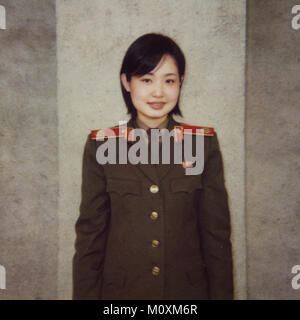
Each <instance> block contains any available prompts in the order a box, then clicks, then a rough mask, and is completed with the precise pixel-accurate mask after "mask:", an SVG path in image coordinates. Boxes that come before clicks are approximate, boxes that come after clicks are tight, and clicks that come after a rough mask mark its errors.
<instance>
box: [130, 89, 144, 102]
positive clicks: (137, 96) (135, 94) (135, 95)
mask: <svg viewBox="0 0 300 320" xmlns="http://www.w3.org/2000/svg"><path fill="white" fill-rule="evenodd" d="M146 96H147V93H146V92H145V90H142V89H141V88H136V89H135V90H132V92H131V99H132V100H133V101H134V100H143V99H144V98H145V97H146Z"/></svg>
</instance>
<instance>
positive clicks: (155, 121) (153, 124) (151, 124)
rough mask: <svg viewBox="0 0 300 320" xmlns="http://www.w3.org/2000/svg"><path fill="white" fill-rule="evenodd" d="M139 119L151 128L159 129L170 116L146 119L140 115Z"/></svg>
mask: <svg viewBox="0 0 300 320" xmlns="http://www.w3.org/2000/svg"><path fill="white" fill-rule="evenodd" d="M137 117H138V119H139V120H141V121H142V122H144V123H145V124H146V125H147V126H148V127H149V128H157V127H158V126H159V125H160V124H161V123H163V122H164V121H165V120H166V119H167V117H168V115H167V114H166V115H165V116H163V117H162V118H152V119H149V118H146V117H144V116H143V115H141V114H138V116H137Z"/></svg>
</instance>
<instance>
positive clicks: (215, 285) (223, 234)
mask: <svg viewBox="0 0 300 320" xmlns="http://www.w3.org/2000/svg"><path fill="white" fill-rule="evenodd" d="M208 139H209V148H208V149H209V153H208V158H207V160H206V162H205V164H204V171H203V173H202V185H203V190H202V192H201V196H200V201H199V229H200V239H201V248H202V252H203V258H204V262H205V265H206V272H207V278H208V290H209V298H210V299H213V300H215V299H223V300H227V299H233V276H232V251H231V241H230V232H231V227H230V213H229V207H228V196H227V191H226V188H225V182H224V174H223V161H222V156H221V152H220V148H219V143H218V138H217V135H216V134H215V135H214V136H213V137H209V138H208Z"/></svg>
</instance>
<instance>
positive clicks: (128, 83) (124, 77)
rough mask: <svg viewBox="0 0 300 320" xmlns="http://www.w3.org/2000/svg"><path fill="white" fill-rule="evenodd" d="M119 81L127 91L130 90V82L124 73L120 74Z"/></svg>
mask: <svg viewBox="0 0 300 320" xmlns="http://www.w3.org/2000/svg"><path fill="white" fill-rule="evenodd" d="M121 82H122V84H123V86H124V88H125V90H126V91H127V92H130V82H129V81H127V77H126V74H125V73H122V74H121Z"/></svg>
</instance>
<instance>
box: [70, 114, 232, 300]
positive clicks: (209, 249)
mask: <svg viewBox="0 0 300 320" xmlns="http://www.w3.org/2000/svg"><path fill="white" fill-rule="evenodd" d="M175 125H179V123H177V122H175V121H174V120H173V119H172V118H171V119H170V121H169V128H172V127H173V126H175ZM132 126H134V122H133V121H132V120H130V121H129V122H128V127H132ZM116 139H117V140H118V139H123V138H116ZM101 143H103V142H101V141H96V140H92V139H91V135H89V136H88V138H87V141H86V145H85V149H84V155H83V172H82V200H81V205H80V215H79V218H78V220H77V223H76V234H77V238H76V243H75V249H76V253H75V256H74V259H73V298H74V299H104V300H106V299H114V300H119V299H122V300H128V299H140V300H141V299H142V300H144V299H145V300H151V299H157V300H159V299H187V300H190V299H191V300H192V299H232V297H233V279H232V254H231V242H230V215H229V210H228V201H227V192H226V189H225V185H224V177H223V164H222V157H221V153H220V150H219V144H218V140H217V135H216V134H214V136H205V137H204V160H205V162H204V171H203V173H202V174H201V175H186V174H185V170H184V168H183V166H182V165H181V164H169V165H151V164H149V165H146V164H145V165H142V164H138V165H133V164H115V165H114V164H105V165H100V164H98V162H97V161H96V151H97V147H98V146H99V145H100V144H101ZM127 143H128V145H129V146H130V144H132V143H133V142H129V141H128V142H127ZM171 146H172V144H171ZM171 149H172V148H171ZM153 185H155V186H158V192H157V193H152V192H151V190H152V191H153V187H152V189H151V190H150V188H151V186H153ZM153 240H154V241H153Z"/></svg>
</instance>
